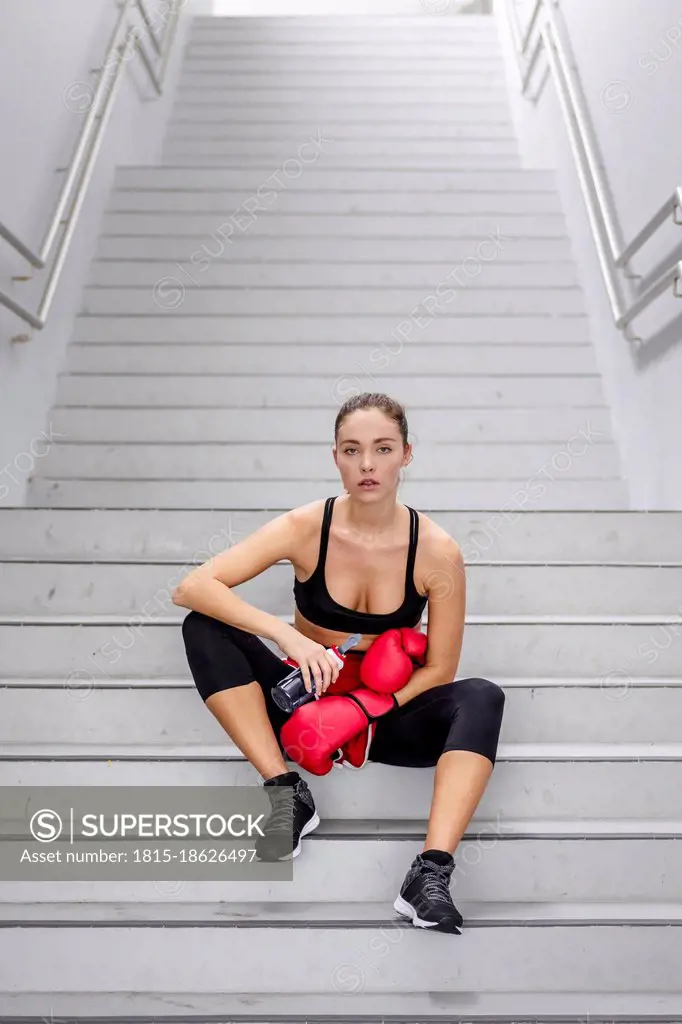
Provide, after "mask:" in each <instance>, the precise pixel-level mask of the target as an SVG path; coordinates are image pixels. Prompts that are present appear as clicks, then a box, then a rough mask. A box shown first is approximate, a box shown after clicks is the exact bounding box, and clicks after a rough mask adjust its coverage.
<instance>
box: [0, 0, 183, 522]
mask: <svg viewBox="0 0 682 1024" xmlns="http://www.w3.org/2000/svg"><path fill="white" fill-rule="evenodd" d="M155 3H156V6H155ZM158 4H159V0H148V4H147V7H148V10H149V13H150V16H151V17H152V18H156V22H157V24H159V23H160V22H161V19H162V18H163V10H164V7H163V6H161V7H158ZM193 10H194V8H192V7H190V6H189V5H188V6H186V7H185V9H184V11H183V17H182V22H181V25H180V27H179V30H178V34H177V36H176V47H175V53H174V58H175V59H174V60H173V61H172V63H171V65H170V67H169V72H168V78H167V88H166V93H165V95H164V97H163V98H162V99H161V100H158V99H157V100H152V99H150V98H149V97H151V96H152V91H151V89H150V86H149V85H148V84H147V80H146V79H145V77H144V73H143V72H142V70H141V68H140V65H139V61H138V60H137V59H135V60H131V61H129V62H128V63H127V67H126V72H125V76H124V80H123V82H122V83H121V88H120V90H119V94H118V97H117V100H116V106H115V109H114V112H113V114H112V118H111V121H110V122H109V127H108V130H107V135H106V138H105V141H104V144H103V147H102V150H101V152H100V155H99V160H98V165H97V169H96V172H95V176H94V178H93V180H92V183H91V187H90V192H89V194H88V198H87V200H86V202H85V205H84V207H83V210H82V213H81V218H80V222H79V226H78V229H77V232H76V235H75V237H74V240H73V242H72V247H71V251H70V255H69V258H68V261H67V264H66V267H65V269H64V273H63V276H62V279H61V284H60V287H59V291H58V293H57V297H56V299H55V302H54V304H53V307H52V311H51V314H50V318H49V321H48V324H47V326H46V327H45V328H44V329H43V330H42V331H33V330H31V329H30V328H29V327H28V325H26V324H24V322H23V321H21V320H19V319H18V318H17V317H15V316H14V315H12V314H10V313H9V312H8V311H7V310H6V309H5V308H4V307H1V306H0V503H2V504H4V505H8V504H12V505H17V504H22V503H23V500H24V491H25V486H26V481H27V477H28V474H29V472H30V468H31V462H32V459H33V457H34V456H35V454H36V453H43V452H44V451H45V450H46V444H45V442H44V441H41V440H39V439H40V438H41V431H43V430H46V432H49V427H48V426H47V413H48V410H49V407H50V405H51V404H52V401H53V398H54V392H55V387H56V375H57V373H58V372H59V369H60V367H61V364H62V361H63V357H64V351H65V347H66V345H67V343H68V341H69V338H70V336H71V333H72V328H73V321H74V316H75V314H76V313H77V311H78V309H79V306H80V301H81V289H82V286H83V283H84V281H85V279H86V276H87V272H88V265H89V261H90V259H91V256H92V253H93V250H94V246H95V244H96V241H97V236H98V233H99V224H100V221H101V216H102V212H103V210H104V208H105V206H106V203H107V199H108V194H109V189H110V185H111V179H112V175H113V171H114V168H115V166H116V165H117V164H149V163H154V162H155V161H157V160H158V159H159V154H160V151H161V143H162V139H163V132H164V127H165V119H166V114H167V111H168V108H169V104H170V101H171V99H172V87H173V80H174V77H175V75H176V74H177V70H178V68H179V57H180V56H181V47H182V35H183V32H184V30H185V29H186V26H187V21H188V14H189V12H190V11H193ZM117 15H118V8H117V6H116V3H115V0H60V3H58V4H57V3H46V2H45V0H3V3H2V8H1V9H0V137H1V138H2V149H3V160H2V161H0V220H2V221H3V223H4V224H6V225H7V227H8V228H10V229H11V230H12V231H13V232H14V233H15V234H16V235H18V236H19V238H20V239H22V241H24V242H25V243H26V244H27V245H29V246H30V248H32V249H33V250H34V251H35V250H37V249H38V248H39V247H40V245H41V243H42V239H43V235H44V232H45V229H46V227H47V222H48V217H49V215H50V213H51V211H52V209H53V208H54V202H55V199H56V196H57V190H58V185H59V181H60V176H59V174H58V173H56V169H57V168H58V167H63V166H65V164H66V163H67V162H68V158H69V155H70V152H71V150H72V148H73V145H74V143H75V140H76V138H77V134H78V131H79V127H80V123H81V121H80V119H81V117H82V116H83V115H82V114H81V113H79V112H78V111H79V109H82V103H83V100H82V98H83V96H85V95H86V94H85V89H86V86H87V83H88V82H91V81H93V78H92V76H91V75H89V70H90V68H96V67H98V66H101V62H102V60H103V59H104V55H105V50H106V47H107V44H108V42H109V38H110V34H111V32H112V30H113V27H114V25H115V23H116V18H117ZM83 83H85V85H84V84H83ZM26 272H27V264H26V263H25V262H24V261H23V260H21V259H19V258H18V257H17V256H16V254H15V253H14V251H13V250H12V249H11V248H10V247H9V246H7V245H6V244H5V243H4V242H0V282H1V283H0V287H2V289H3V290H4V291H10V293H11V294H12V295H13V296H15V297H16V298H17V300H18V301H19V302H21V303H22V305H27V306H28V307H29V308H30V309H33V310H35V309H36V306H37V303H38V300H39V293H40V292H42V287H39V286H43V285H44V281H45V273H44V272H40V271H36V272H34V281H33V282H31V284H29V285H25V284H15V285H12V284H11V282H10V278H11V276H12V274H16V273H21V274H25V273H26ZM26 333H28V334H29V336H30V340H28V341H26V342H23V343H22V342H13V341H12V339H13V338H14V337H16V336H17V335H23V334H26ZM45 457H47V458H49V454H48V455H47V456H45Z"/></svg>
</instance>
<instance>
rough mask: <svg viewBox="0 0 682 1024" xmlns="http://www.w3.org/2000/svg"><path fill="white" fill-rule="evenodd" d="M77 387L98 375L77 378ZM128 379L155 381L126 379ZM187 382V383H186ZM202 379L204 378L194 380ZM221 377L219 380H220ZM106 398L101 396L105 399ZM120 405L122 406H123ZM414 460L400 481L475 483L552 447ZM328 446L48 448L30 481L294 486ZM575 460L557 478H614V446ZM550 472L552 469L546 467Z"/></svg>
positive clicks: (315, 470) (323, 465) (323, 460)
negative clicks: (280, 482) (254, 482)
mask: <svg viewBox="0 0 682 1024" xmlns="http://www.w3.org/2000/svg"><path fill="white" fill-rule="evenodd" d="M75 379H76V380H78V381H79V382H83V383H84V384H85V383H87V381H89V380H94V381H97V380H100V379H101V378H97V377H91V376H87V375H86V376H79V377H77V378H75ZM130 379H131V381H132V380H135V382H137V381H138V380H140V379H142V380H146V379H155V378H130ZM186 379H187V378H186ZM199 379H204V378H199ZM219 379H220V378H218V380H219ZM105 400H106V399H105ZM123 404H124V403H123ZM411 441H412V444H413V451H414V463H413V464H412V465H411V466H410V468H409V470H407V471H406V473H405V476H406V477H408V476H409V479H410V480H411V481H413V482H416V481H418V480H439V481H440V482H446V481H448V480H449V481H455V480H461V481H475V480H499V479H508V477H509V474H510V472H513V473H514V476H515V477H516V478H517V479H518V478H520V477H529V478H530V477H532V476H533V474H534V473H535V471H536V470H537V467H538V466H548V467H550V466H551V460H552V457H553V456H554V455H555V454H556V448H555V446H554V445H553V443H552V442H546V443H544V444H525V445H522V444H519V445H516V446H515V447H514V449H513V451H510V447H509V444H506V445H505V444H497V445H496V444H487V443H486V444H471V445H466V446H462V445H460V444H440V445H439V444H435V443H433V442H421V441H420V440H419V438H418V437H416V436H414V435H413V436H412V438H411ZM330 448H331V446H330V445H329V444H308V445H303V444H301V445H291V444H286V445H282V444H270V445H262V444H259V445H257V446H256V445H253V444H241V445H240V444H230V445H227V446H226V445H224V444H214V445H202V444H196V445H187V444H181V445H177V444H176V445H173V444H167V445H163V444H159V445H144V444H128V445H98V444H89V443H82V444H79V443H73V442H72V443H63V442H62V443H55V444H54V445H53V446H52V448H51V449H50V452H49V455H48V457H46V458H45V459H43V460H41V461H40V462H38V463H37V464H36V468H35V478H36V479H37V478H39V477H42V478H44V479H50V480H74V479H75V480H84V479H88V478H93V479H98V480H138V479H139V480H222V481H230V480H240V481H248V480H282V479H284V478H288V479H289V480H291V481H292V483H294V482H295V481H298V480H310V479H311V478H316V477H317V478H319V479H324V478H325V476H327V477H329V475H330V472H331V473H335V469H334V466H333V463H331V466H330V462H331V450H330ZM581 451H582V457H581V458H575V457H572V456H566V457H565V464H564V465H561V464H559V463H557V467H556V472H557V473H558V471H560V472H561V478H562V480H583V481H585V480H599V481H602V480H607V479H616V478H617V477H618V476H619V474H620V462H619V458H618V452H617V449H616V447H615V445H613V444H610V443H599V444H594V445H592V446H591V447H590V446H589V445H588V444H587V443H586V442H585V441H583V443H582V445H581ZM550 472H551V469H550Z"/></svg>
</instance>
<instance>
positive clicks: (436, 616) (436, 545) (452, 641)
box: [424, 534, 466, 682]
mask: <svg viewBox="0 0 682 1024" xmlns="http://www.w3.org/2000/svg"><path fill="white" fill-rule="evenodd" d="M424 587H425V589H426V591H427V593H428V615H429V624H428V647H427V651H426V664H427V665H428V666H433V667H434V668H438V669H439V670H440V671H441V672H442V673H443V682H451V681H452V680H453V679H454V677H455V674H456V672H457V666H458V665H459V659H460V654H461V652H462V641H463V638H464V619H465V613H466V571H465V566H464V558H463V556H462V551H461V548H460V546H459V544H458V543H457V542H456V541H455V540H453V539H452V537H449V536H448V535H447V534H445V535H443V536H436V537H435V538H434V540H433V549H432V552H431V553H430V557H429V568H428V569H427V572H426V574H425V576H424Z"/></svg>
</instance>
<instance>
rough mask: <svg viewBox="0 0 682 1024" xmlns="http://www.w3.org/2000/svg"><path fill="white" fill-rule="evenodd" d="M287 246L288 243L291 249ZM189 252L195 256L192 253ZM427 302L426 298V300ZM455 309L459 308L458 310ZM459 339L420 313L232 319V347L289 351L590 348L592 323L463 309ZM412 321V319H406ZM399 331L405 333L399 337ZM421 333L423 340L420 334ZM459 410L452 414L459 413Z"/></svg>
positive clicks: (189, 324) (115, 328)
mask: <svg viewBox="0 0 682 1024" xmlns="http://www.w3.org/2000/svg"><path fill="white" fill-rule="evenodd" d="M287 244H288V243H287ZM188 252H191V250H190V249H189V247H188ZM422 298H423V296H422ZM453 308H454V307H453ZM458 311H459V313H460V315H459V316H458V317H457V324H456V327H457V330H456V339H455V340H454V341H453V327H452V324H450V323H449V321H448V319H447V318H444V317H442V316H439V317H435V318H434V319H433V320H432V321H431V322H427V323H426V324H425V323H424V322H423V321H424V317H423V315H421V314H419V315H420V316H421V319H420V320H419V323H417V322H416V320H417V315H418V314H417V313H415V311H414V310H412V313H414V314H415V319H414V320H412V321H410V320H406V321H402V320H397V319H396V317H395V316H385V317H380V316H363V315H362V314H359V315H357V316H349V315H345V316H334V317H325V316H318V317H315V316H286V317H284V316H263V315H260V316H259V315H258V314H257V313H253V312H252V313H251V315H247V316H242V317H239V316H235V317H231V318H230V332H229V334H228V335H227V336H228V337H229V338H231V339H232V340H233V341H248V342H249V343H251V342H254V343H258V344H261V343H268V344H272V345H290V344H291V343H292V342H299V343H304V344H318V345H339V344H345V343H346V342H347V341H348V338H349V337H352V338H353V342H354V343H355V344H357V345H360V344H362V345H364V344H369V345H372V346H376V345H377V344H378V343H379V342H380V341H381V340H385V341H386V342H387V343H388V342H389V341H390V340H391V338H392V339H393V340H394V341H395V339H396V338H397V337H402V338H403V339H405V340H408V339H409V338H410V337H411V336H414V337H419V338H420V340H421V339H422V334H423V340H424V341H428V342H430V343H432V344H443V345H447V344H467V343H468V344H474V343H478V342H494V343H495V344H500V345H503V344H507V343H510V342H511V343H512V344H516V343H518V342H523V343H524V344H527V345H541V346H543V347H544V346H545V345H546V344H547V343H548V342H550V343H551V344H569V345H570V344H581V345H583V344H585V343H586V342H587V341H588V337H589V335H588V321H587V317H584V316H570V317H550V316H548V315H547V316H514V317H505V316H497V315H491V316H486V317H480V316H467V315H466V313H463V312H462V310H461V307H459V305H458ZM407 316H409V313H408V314H407ZM398 328H400V331H401V333H398ZM417 331H419V334H417ZM225 337H226V332H225V322H224V320H223V319H221V318H219V317H206V316H194V317H189V316H173V317H168V316H165V315H163V316H162V315H160V314H159V311H158V309H157V310H156V314H155V315H154V316H151V317H146V316H130V315H129V314H126V315H120V314H119V315H116V316H113V315H109V316H78V317H76V320H75V323H74V335H73V340H74V341H89V342H93V343H94V342H98V341H104V342H112V341H118V342H120V341H125V342H128V343H130V344H132V343H134V342H138V341H143V342H146V343H147V344H157V343H158V344H167V343H175V342H181V343H183V344H192V343H193V342H195V341H198V342H214V341H219V342H224V341H225ZM454 411H456V410H452V409H451V410H450V412H454Z"/></svg>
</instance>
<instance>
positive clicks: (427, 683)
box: [395, 665, 452, 705]
mask: <svg viewBox="0 0 682 1024" xmlns="http://www.w3.org/2000/svg"><path fill="white" fill-rule="evenodd" d="M449 682H452V680H451V679H446V678H445V677H444V674H443V671H442V669H439V668H436V667H435V666H433V665H425V666H424V667H423V668H417V669H415V671H414V672H413V673H412V677H411V679H410V681H409V683H407V684H406V685H405V686H403V688H402V689H401V690H398V692H397V693H396V695H395V698H396V700H397V701H398V704H400V705H402V704H407V703H408V701H411V700H412V699H413V698H414V697H416V696H418V694H420V693H424V691H425V690H431V689H432V688H433V687H434V686H442V685H443V684H444V683H449Z"/></svg>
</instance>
